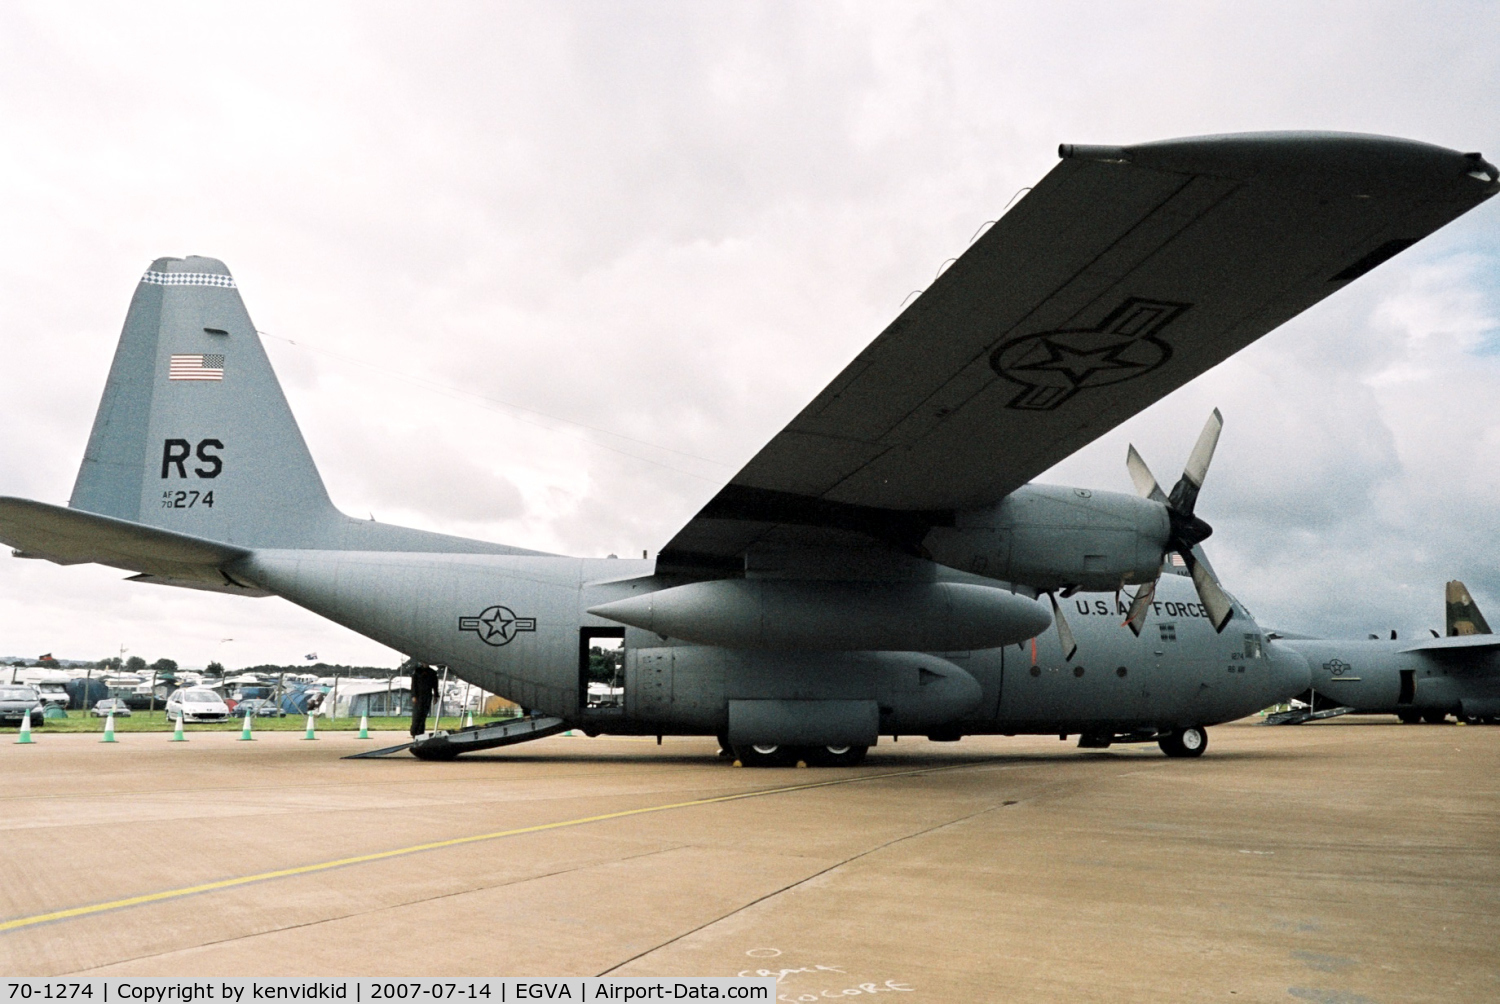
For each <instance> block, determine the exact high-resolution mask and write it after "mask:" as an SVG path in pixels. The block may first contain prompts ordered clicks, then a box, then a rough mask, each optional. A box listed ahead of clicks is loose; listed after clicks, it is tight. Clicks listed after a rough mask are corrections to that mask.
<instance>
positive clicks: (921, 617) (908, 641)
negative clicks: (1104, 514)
mask: <svg viewBox="0 0 1500 1004" xmlns="http://www.w3.org/2000/svg"><path fill="white" fill-rule="evenodd" d="M589 613H591V614H593V615H595V616H598V617H605V618H608V619H609V620H613V621H618V622H619V623H621V624H628V625H630V626H631V627H637V628H641V629H643V630H646V631H653V632H655V633H656V634H659V635H661V636H662V637H663V638H680V639H682V640H684V641H690V642H696V643H698V644H700V645H720V646H723V647H725V648H738V649H777V650H793V649H795V650H801V651H835V650H842V651H881V652H943V651H968V650H971V649H984V648H997V647H999V646H1001V645H1010V644H1013V643H1015V642H1019V641H1024V640H1025V639H1027V638H1031V637H1034V636H1036V635H1038V634H1040V633H1042V632H1043V631H1045V630H1046V629H1047V628H1048V627H1049V626H1050V625H1051V624H1052V615H1051V613H1049V612H1048V611H1047V609H1046V608H1045V607H1043V606H1042V604H1040V603H1038V602H1037V601H1036V600H1033V599H1030V598H1029V597H1026V596H1019V595H1017V594H1015V593H1011V592H1008V591H1007V590H1004V589H996V588H993V587H990V586H979V585H969V584H967V583H953V582H837V581H834V582H829V581H817V580H814V581H808V580H787V579H721V580H718V581H714V582H694V583H690V584H688V585H684V586H674V587H672V588H670V589H663V590H659V591H657V592H654V593H646V594H645V595H642V596H631V597H628V598H626V599H623V600H615V601H613V602H611V603H604V604H601V605H600V606H596V607H591V608H590V609H589Z"/></svg>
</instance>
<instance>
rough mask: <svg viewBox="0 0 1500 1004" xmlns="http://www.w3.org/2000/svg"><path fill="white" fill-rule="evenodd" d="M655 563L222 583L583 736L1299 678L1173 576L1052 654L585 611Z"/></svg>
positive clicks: (308, 557)
mask: <svg viewBox="0 0 1500 1004" xmlns="http://www.w3.org/2000/svg"><path fill="white" fill-rule="evenodd" d="M654 571H655V568H654V562H652V561H631V560H614V559H606V560H596V559H581V558H560V557H537V556H512V555H452V554H421V553H416V554H413V553H373V552H347V551H345V552H317V551H295V552H292V551H259V552H256V553H255V554H254V555H253V556H252V557H251V558H249V559H246V560H245V561H244V562H242V563H241V564H240V565H239V566H237V567H236V568H235V569H234V574H235V575H236V576H237V577H243V578H244V579H246V580H248V581H250V582H253V583H255V584H257V585H259V586H261V587H262V588H265V589H267V590H269V591H271V592H274V593H277V594H279V595H281V596H283V597H286V598H287V599H289V600H291V601H292V602H295V603H297V604H298V605H300V606H303V607H306V608H307V609H309V610H312V611H313V612H315V613H318V614H321V615H322V616H324V617H327V618H329V619H331V620H334V621H336V622H338V623H340V624H343V625H345V626H347V627H349V628H351V629H353V630H355V631H358V632H360V633H361V634H364V635H367V636H369V637H371V638H374V639H376V640H378V641H380V642H382V643H384V644H386V645H389V646H390V647H392V648H394V649H397V650H398V651H402V652H406V653H408V654H410V655H412V656H413V657H414V658H417V659H419V660H421V661H423V662H427V663H429V664H434V665H446V666H448V667H450V668H451V669H452V670H453V672H455V673H456V674H457V675H459V676H460V677H462V678H463V679H466V680H469V681H472V682H474V683H475V684H477V685H479V686H482V687H484V688H485V689H487V690H490V691H493V692H495V693H499V694H502V695H504V696H506V697H508V698H510V699H511V700H514V701H516V702H517V703H519V704H521V705H522V706H524V707H526V708H530V709H534V710H536V711H539V712H544V713H546V714H550V715H557V716H559V717H562V718H566V719H568V720H569V721H572V722H575V723H577V724H578V726H579V727H580V728H583V729H585V730H587V731H591V732H592V731H598V732H609V733H615V734H644V735H654V734H666V735H679V734H689V735H721V734H724V732H725V730H726V728H727V727H728V723H729V717H730V713H731V705H733V704H735V702H766V701H770V702H802V701H806V702H840V701H843V702H865V703H868V702H871V701H873V702H875V704H876V705H877V706H878V708H879V715H880V721H879V729H878V731H879V734H881V735H900V734H940V735H952V736H953V737H955V738H956V737H957V735H960V734H978V733H1051V732H1058V733H1102V734H1124V733H1132V732H1154V731H1157V730H1165V729H1171V728H1177V727H1182V726H1187V725H1200V726H1201V725H1208V724H1214V723H1218V722H1223V721H1229V720H1232V719H1235V718H1239V717H1242V716H1244V715H1247V714H1251V713H1253V712H1255V711H1257V710H1259V709H1261V708H1264V707H1266V706H1267V705H1270V704H1273V703H1275V702H1277V701H1281V700H1284V699H1286V698H1287V697H1288V696H1290V695H1291V694H1293V693H1295V692H1297V691H1299V690H1301V689H1304V688H1305V687H1306V686H1307V680H1308V675H1307V674H1308V670H1307V666H1306V663H1305V662H1304V661H1303V660H1302V659H1301V657H1300V656H1298V655H1296V654H1295V653H1293V652H1291V651H1290V650H1288V649H1284V648H1282V647H1281V646H1279V645H1278V644H1277V643H1274V642H1272V643H1268V642H1267V641H1266V640H1265V637H1264V632H1263V631H1262V630H1261V629H1260V628H1259V626H1258V625H1257V624H1256V623H1255V622H1254V620H1253V619H1251V618H1250V617H1249V616H1248V614H1246V613H1245V612H1244V611H1243V610H1242V609H1237V610H1236V615H1235V617H1234V619H1233V620H1232V621H1231V622H1230V623H1229V624H1228V625H1227V626H1226V627H1225V629H1224V630H1223V632H1215V631H1214V629H1213V627H1212V625H1211V624H1210V623H1209V620H1208V618H1207V616H1206V615H1205V614H1204V612H1203V610H1202V607H1201V605H1200V604H1199V602H1198V598H1197V596H1196V594H1195V593H1194V590H1193V587H1192V583H1191V581H1190V580H1188V579H1186V578H1184V577H1181V576H1177V575H1164V576H1163V577H1162V583H1161V585H1160V587H1159V589H1158V593H1157V600H1156V603H1155V604H1154V605H1153V609H1152V610H1151V612H1150V613H1149V614H1148V615H1147V618H1146V621H1145V624H1144V627H1143V630H1142V632H1141V634H1140V636H1139V637H1137V636H1136V635H1135V634H1134V633H1133V632H1132V631H1131V630H1130V629H1129V628H1128V627H1125V626H1124V625H1123V624H1122V621H1123V619H1124V618H1123V614H1124V611H1123V609H1122V608H1120V607H1119V606H1118V604H1117V601H1116V599H1115V597H1114V596H1113V594H1103V595H1101V594H1078V595H1075V596H1073V597H1070V598H1068V599H1066V600H1063V601H1062V602H1063V604H1064V610H1065V612H1066V615H1067V616H1068V619H1069V623H1070V624H1071V626H1072V629H1073V632H1074V634H1075V635H1076V637H1077V641H1078V651H1077V653H1076V654H1075V656H1074V658H1073V659H1071V660H1067V659H1064V658H1063V653H1062V651H1061V647H1060V645H1059V643H1058V640H1057V633H1056V632H1055V631H1053V630H1048V631H1045V632H1043V633H1042V635H1040V636H1039V637H1038V638H1036V639H1034V640H1031V641H1025V642H1022V643H1020V644H1018V645H1014V644H1013V645H1006V646H1004V647H1001V648H988V649H978V650H970V651H950V652H928V653H917V652H879V651H795V650H794V651H782V650H765V649H751V648H722V647H716V646H710V645H701V644H692V643H688V642H683V641H680V640H676V639H671V638H664V637H662V636H661V635H658V634H656V633H654V632H651V631H647V630H642V629H639V628H622V627H621V625H619V624H618V623H617V622H613V621H610V620H606V619H604V618H601V617H597V616H594V615H591V614H589V613H588V610H589V609H590V608H591V607H595V606H598V605H600V604H602V603H607V602H611V601H614V600H618V599H623V598H626V597H629V596H632V595H639V594H642V593H644V592H649V591H651V590H654V589H660V588H662V583H661V582H660V581H658V580H657V579H655V578H654V575H653V573H654ZM938 574H939V575H940V576H943V577H948V578H951V579H953V580H954V581H968V582H972V581H982V580H977V577H973V576H963V575H960V574H959V573H951V572H948V571H946V570H938ZM991 584H992V585H996V584H995V583H991ZM601 635H606V636H607V635H618V636H623V639H624V681H623V692H622V693H621V695H620V700H619V701H617V702H614V704H613V706H603V707H599V706H595V707H590V702H589V697H588V687H587V673H586V670H587V666H588V661H587V660H588V650H589V642H590V640H591V639H593V638H597V637H600V636H601ZM822 706H823V707H825V708H826V707H833V705H830V704H823V705H822Z"/></svg>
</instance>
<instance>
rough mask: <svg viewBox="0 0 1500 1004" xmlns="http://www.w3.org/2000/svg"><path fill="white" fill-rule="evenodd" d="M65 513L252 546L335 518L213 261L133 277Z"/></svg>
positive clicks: (163, 262) (229, 281) (240, 307)
mask: <svg viewBox="0 0 1500 1004" xmlns="http://www.w3.org/2000/svg"><path fill="white" fill-rule="evenodd" d="M68 504H69V505H70V506H72V507H73V508H75V509H83V510H86V511H88V512H95V513H100V514H103V515H106V516H114V517H116V518H118V519H126V520H131V521H134V522H137V523H145V524H148V525H150V526H159V527H164V528H166V529H169V530H174V531H177V532H179V533H187V534H192V535H194V536H197V537H203V538H207V539H209V540H217V541H224V542H227V543H235V544H243V545H249V546H260V547H308V546H316V541H317V539H318V538H320V537H322V536H324V533H323V532H322V531H323V528H324V527H326V526H327V525H328V524H329V523H330V522H331V521H335V520H338V519H339V518H340V515H339V513H338V511H337V510H336V509H334V507H333V504H332V502H330V501H329V498H328V492H327V490H326V489H325V488H324V487H323V480H322V478H320V477H319V476H318V470H317V467H316V466H314V464H313V459H312V454H310V453H309V452H308V449H307V443H306V442H305V441H304V440H303V439H302V433H301V431H300V430H299V429H298V428H297V422H296V420H295V419H294V418H293V417H292V411H291V408H290V407H288V405H287V402H286V398H285V396H283V394H282V392H281V385H280V384H279V383H278V382H277V380H276V375H275V373H273V372H272V370H271V363H270V360H269V359H267V358H266V353H265V349H264V348H262V346H261V343H260V338H259V336H258V335H257V334H256V332H255V326H254V325H253V324H252V323H251V322H250V315H249V314H248V313H246V311H245V305H244V303H243V302H242V301H241V300H240V294H239V290H238V289H236V288H235V283H234V278H233V277H232V276H231V275H230V274H229V269H227V268H225V267H224V263H223V262H221V261H217V260H215V259H213V258H197V257H192V258H158V259H157V260H156V261H154V262H152V263H151V268H150V269H149V270H148V271H147V272H146V274H145V275H144V276H142V277H141V281H140V285H138V286H137V287H136V290H135V296H134V298H132V300H131V301H130V312H129V314H127V315H126V318H125V329H124V331H123V332H122V333H121V335H120V344H119V347H118V348H117V349H116V350H115V359H114V364H113V365H112V366H111V367H110V371H109V382H108V383H107V384H106V386H105V389H104V398H103V400H102V401H100V403H99V413H98V415H97V416H96V417H95V418H94V430H93V433H92V434H91V435H90V436H89V445H88V449H87V451H86V452H85V453H84V458H83V466H82V468H80V470H79V472H78V480H77V482H76V483H75V484H74V485H73V496H72V498H71V500H70V501H69V503H68Z"/></svg>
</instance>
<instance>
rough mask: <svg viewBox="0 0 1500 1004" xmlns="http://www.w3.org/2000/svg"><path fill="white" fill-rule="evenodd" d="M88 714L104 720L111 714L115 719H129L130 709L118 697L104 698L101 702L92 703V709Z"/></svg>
mask: <svg viewBox="0 0 1500 1004" xmlns="http://www.w3.org/2000/svg"><path fill="white" fill-rule="evenodd" d="M89 714H91V715H93V716H94V717H95V718H105V717H108V716H109V715H111V714H113V715H114V716H115V717H116V718H129V717H130V707H129V705H127V704H126V703H125V701H124V700H123V699H121V698H118V697H106V698H104V700H102V701H96V702H94V707H93V709H92V710H91V711H89Z"/></svg>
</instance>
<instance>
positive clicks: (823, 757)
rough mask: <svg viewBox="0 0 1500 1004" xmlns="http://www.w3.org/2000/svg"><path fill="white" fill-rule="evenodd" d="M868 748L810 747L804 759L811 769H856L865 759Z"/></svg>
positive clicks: (803, 754)
mask: <svg viewBox="0 0 1500 1004" xmlns="http://www.w3.org/2000/svg"><path fill="white" fill-rule="evenodd" d="M869 750H870V747H868V746H809V747H808V748H807V749H805V750H803V751H802V759H804V760H806V761H807V764H808V766H810V767H856V766H858V765H859V764H860V763H862V762H863V761H864V759H865V754H866V753H868V752H869Z"/></svg>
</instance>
